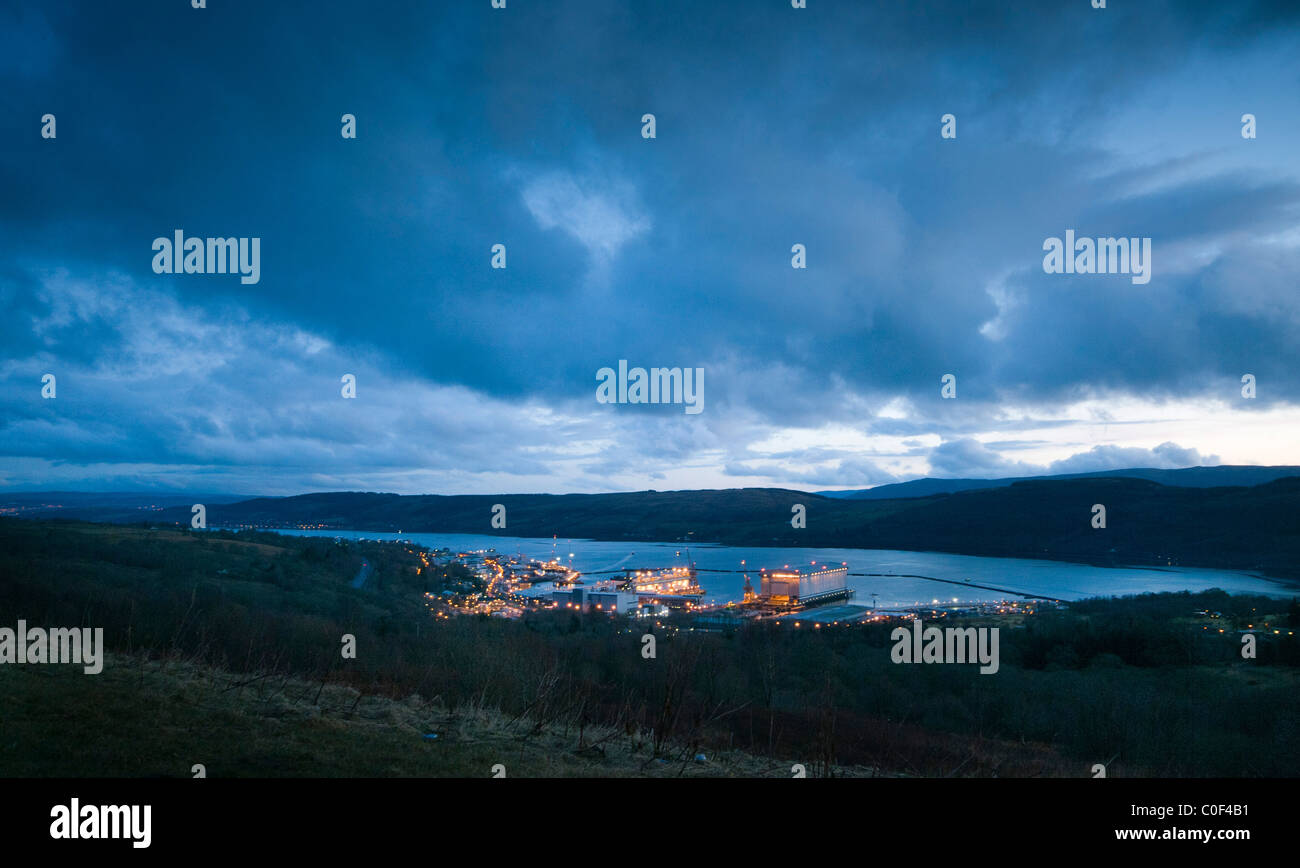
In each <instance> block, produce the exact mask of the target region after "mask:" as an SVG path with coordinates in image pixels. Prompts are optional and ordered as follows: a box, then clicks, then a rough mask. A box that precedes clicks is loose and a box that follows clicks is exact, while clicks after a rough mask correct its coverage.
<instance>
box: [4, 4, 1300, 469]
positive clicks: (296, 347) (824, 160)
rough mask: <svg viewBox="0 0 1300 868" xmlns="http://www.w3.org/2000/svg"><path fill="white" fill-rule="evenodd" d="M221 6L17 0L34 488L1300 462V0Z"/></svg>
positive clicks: (27, 436)
mask: <svg viewBox="0 0 1300 868" xmlns="http://www.w3.org/2000/svg"><path fill="white" fill-rule="evenodd" d="M207 7H208V8H204V9H194V8H192V6H191V3H190V2H189V0H156V2H154V0H148V2H146V0H140V2H133V3H131V4H129V7H126V6H122V5H120V4H104V3H90V2H86V3H71V2H23V0H16V2H11V3H6V4H3V5H0V110H2V112H3V118H4V121H3V123H4V130H3V132H4V135H3V138H2V139H0V312H2V313H3V317H2V318H0V490H35V489H76V490H160V491H169V490H174V491H184V490H202V491H221V492H230V493H240V494H296V493H302V492H308V491H331V490H367V491H394V492H400V493H446V494H457V493H510V492H571V491H589V492H600V491H618V490H640V489H646V488H654V489H659V490H666V489H680V488H738V487H749V486H777V487H789V488H797V489H808V490H821V489H835V488H866V487H871V486H875V485H879V484H883V483H889V482H896V481H902V480H906V479H912V478H917V477H922V476H938V477H1001V476H1023V475H1031V474H1037V473H1058V472H1060V473H1064V472H1080V471H1090V470H1101V469H1115V468H1123V467H1168V468H1172V467H1187V466H1195V465H1212V464H1300V441H1298V439H1297V437H1296V435H1295V432H1296V431H1297V430H1300V427H1298V426H1300V376H1298V375H1300V358H1298V356H1300V353H1298V352H1297V347H1298V346H1300V341H1298V340H1297V338H1300V288H1298V287H1297V282H1296V279H1295V277H1296V275H1297V273H1300V149H1297V147H1296V143H1297V141H1298V140H1300V4H1296V3H1294V2H1276V3H1268V2H1249V0H1242V2H1233V3H1222V2H1217V0H1215V2H1208V0H1200V2H1197V0H1167V2H1160V0H1143V2H1133V0H1128V2H1121V0H1113V2H1111V3H1110V4H1108V8H1105V9H1094V8H1092V6H1091V3H1090V2H1089V0H1060V2H1057V0H1035V2H1005V0H999V2H981V0H954V2H926V0H915V2H908V3H898V2H887V3H885V2H882V3H867V2H847V0H808V3H807V8H804V9H796V8H792V6H791V4H790V2H788V0H742V2H727V0H710V2H707V3H704V2H698V0H692V2H682V0H657V2H653V3H651V2H626V0H582V2H576V0H575V2H566V0H546V2H541V0H508V2H507V8H505V9H494V8H493V7H492V5H491V2H490V0H457V2H437V3H430V2H418V3H406V2H385V3H382V4H376V3H366V2H360V0H357V2H352V0H338V2H330V3H311V2H306V0H303V2H257V3H254V2H236V0H210V2H208V4H207ZM647 113H650V114H653V115H654V120H655V130H654V137H653V138H647V137H646V135H645V126H644V124H643V120H642V119H643V116H644V115H646V114H647ZM47 114H52V115H54V118H55V129H54V136H53V137H52V138H48V137H46V136H45V135H43V131H45V130H46V127H47V125H46V123H45V121H44V120H43V118H44V116H45V115H47ZM345 114H351V115H353V116H354V118H355V138H345V137H344V136H343V135H342V129H343V122H342V118H343V116H344V115H345ZM946 114H952V115H953V116H954V117H955V132H956V135H955V137H949V138H945V137H944V136H943V135H942V132H943V130H942V128H943V123H942V121H941V119H942V117H943V116H944V115H946ZM1245 114H1252V115H1254V117H1255V137H1254V138H1246V137H1243V134H1242V133H1243V121H1242V117H1243V115H1245ZM177 230H180V231H182V232H183V233H184V235H185V237H198V238H208V237H229V238H248V239H253V238H256V239H260V241H259V244H260V248H259V249H260V275H259V279H258V280H257V282H255V283H253V282H244V281H241V279H240V276H239V275H238V274H195V273H192V274H185V273H180V274H176V273H161V274H160V273H157V271H156V270H155V268H154V257H155V249H154V243H155V239H158V238H166V239H171V238H172V237H173V234H174V233H175V232H176V231H177ZM1067 230H1074V232H1075V234H1076V235H1077V236H1079V237H1093V238H1095V237H1132V238H1149V239H1151V245H1152V255H1151V279H1150V281H1149V282H1148V283H1145V284H1139V283H1135V282H1134V281H1133V280H1132V279H1131V277H1130V275H1128V274H1077V273H1075V274H1063V273H1047V272H1046V271H1045V269H1044V256H1045V254H1044V242H1045V241H1046V240H1047V239H1049V238H1053V237H1056V238H1064V237H1065V233H1066V231H1067ZM497 244H501V245H504V246H505V250H506V260H505V264H506V267H505V268H493V267H492V259H493V253H492V250H493V246H494V245H497ZM796 244H802V245H804V250H805V251H806V268H801V269H800V268H794V267H792V259H793V256H794V254H793V252H792V248H793V246H794V245H796ZM620 360H626V361H627V364H628V366H629V367H636V366H643V367H647V368H649V367H652V366H655V367H666V368H667V367H681V368H684V369H699V370H702V371H703V391H702V398H703V400H702V404H701V411H700V412H698V413H687V412H685V410H684V405H683V404H681V403H677V404H673V403H662V404H634V403H622V404H620V403H602V402H600V401H598V400H597V386H598V385H599V384H600V379H599V374H598V372H599V371H600V369H602V368H606V367H609V368H614V369H617V367H618V364H619V361H620ZM46 374H52V375H54V378H55V379H54V382H53V385H54V395H53V397H45V396H43V390H45V391H48V389H47V388H46V385H45V383H44V381H43V378H44V377H45V375H46ZM346 374H351V375H352V376H353V377H354V378H355V393H356V396H355V398H346V397H344V396H343V390H344V386H343V385H342V378H343V376H344V375H346ZM949 374H951V375H952V376H953V377H954V378H955V397H951V398H945V397H943V396H942V392H941V389H942V381H943V378H944V377H945V375H949ZM1246 374H1250V375H1252V376H1253V377H1254V378H1255V389H1256V393H1255V395H1254V397H1250V398H1247V397H1245V396H1243V385H1242V377H1243V376H1244V375H1246Z"/></svg>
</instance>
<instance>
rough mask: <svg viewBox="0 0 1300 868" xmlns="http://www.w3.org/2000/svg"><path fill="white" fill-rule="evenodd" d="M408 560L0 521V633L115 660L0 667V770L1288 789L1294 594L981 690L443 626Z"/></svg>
mask: <svg viewBox="0 0 1300 868" xmlns="http://www.w3.org/2000/svg"><path fill="white" fill-rule="evenodd" d="M362 562H366V563H369V564H370V565H371V566H372V567H373V572H372V573H371V577H370V578H369V580H368V581H367V582H366V585H365V587H364V588H361V589H355V588H352V587H350V582H351V579H352V578H353V577H354V576H355V575H356V572H357V570H358V569H359V567H360V564H361V563H362ZM419 564H420V560H419V558H418V556H417V554H416V553H415V552H414V551H413V550H411V549H410V548H409V547H408V546H406V545H404V544H394V543H389V544H381V543H375V542H366V543H338V542H335V541H333V540H329V539H320V538H310V539H309V538H301V537H286V536H279V535H276V534H259V533H240V534H230V533H220V532H207V533H194V532H189V531H177V530H157V529H149V528H142V527H122V526H105V525H93V524H79V523H67V522H36V521H26V520H17V519H0V576H3V577H4V581H3V582H0V625H3V626H12V625H14V624H15V623H16V621H17V620H18V619H20V618H22V619H25V620H27V621H28V623H29V624H33V625H45V626H74V625H82V626H89V627H102V628H104V636H105V642H106V644H107V646H108V648H109V650H110V651H111V652H112V653H113V657H112V658H111V659H110V661H109V663H108V665H107V666H106V668H105V671H104V672H103V673H102V674H101V675H96V676H87V675H83V674H80V669H79V668H78V667H75V666H72V667H60V666H30V665H29V666H21V665H4V666H0V691H3V695H4V696H5V697H6V705H5V714H4V715H3V716H2V717H0V774H5V775H18V774H70V775H83V774H100V773H102V774H110V775H116V774H123V775H154V774H159V775H170V774H179V775H186V774H188V769H189V767H190V765H192V764H193V763H196V762H201V763H205V764H206V765H208V766H209V770H210V771H209V773H210V774H212V775H217V774H221V775H223V776H230V775H268V774H269V775H275V774H284V775H352V774H366V775H371V774H384V775H387V774H411V775H423V774H453V775H469V776H479V775H482V774H485V773H486V772H485V771H484V768H485V766H484V764H485V763H486V767H487V768H490V767H491V765H493V764H495V763H496V762H501V763H504V764H505V765H506V766H507V769H516V770H517V773H518V774H519V775H525V774H584V775H585V774H591V775H603V774H667V773H669V771H668V769H667V768H666V767H668V766H673V767H674V771H673V772H672V773H675V774H686V773H690V774H745V775H751V774H753V775H758V774H769V773H770V774H774V775H781V774H783V773H784V771H786V770H788V768H789V764H790V763H793V762H800V763H803V764H804V765H806V766H807V768H808V769H809V773H810V774H848V773H859V774H886V775H894V774H906V775H924V776H946V775H951V774H960V775H976V776H983V775H994V774H996V775H999V776H1004V777H1005V776H1030V775H1052V776H1055V775H1066V776H1075V775H1078V776H1084V775H1086V774H1088V770H1089V769H1090V768H1091V765H1092V763H1095V762H1106V761H1107V760H1112V762H1111V765H1110V774H1111V775H1112V776H1118V775H1123V774H1127V775H1141V774H1148V775H1194V776H1220V775H1227V776H1237V775H1241V776H1254V775H1273V776H1300V734H1298V733H1297V723H1296V721H1297V720H1300V676H1298V673H1300V647H1298V645H1297V642H1296V639H1295V638H1294V636H1293V635H1291V634H1292V633H1294V630H1284V629H1281V628H1282V627H1284V626H1288V625H1289V626H1292V627H1295V626H1300V604H1295V603H1292V604H1290V605H1288V604H1287V603H1285V602H1283V603H1279V602H1278V601H1276V600H1270V599H1267V598H1262V597H1245V596H1236V597H1230V596H1229V595H1227V594H1224V593H1222V592H1217V591H1215V592H1207V593H1204V594H1165V595H1147V596H1143V597H1139V598H1134V599H1127V600H1111V601H1105V600H1103V601H1092V602H1084V603H1079V604H1074V605H1072V606H1071V607H1070V609H1069V610H1065V611H1060V612H1049V613H1040V614H1038V615H1035V616H1033V617H1032V618H1030V619H1027V620H1025V621H1024V622H1023V623H1021V624H1016V623H1009V622H1002V623H1001V627H1000V629H1001V634H1002V642H1001V668H1000V669H999V671H998V673H997V674H996V675H994V676H981V675H979V674H977V672H976V671H974V669H973V668H972V667H966V666H956V665H954V666H907V665H896V664H893V663H892V662H891V661H890V648H891V644H892V643H891V639H890V636H889V631H890V627H889V625H870V626H854V627H838V628H827V629H815V630H809V629H799V628H795V627H793V626H791V625H775V624H771V623H765V624H759V625H752V626H749V627H745V628H742V629H739V630H736V631H734V632H729V633H721V634H717V633H714V634H705V633H697V632H692V631H691V629H690V627H691V623H690V622H689V621H676V622H674V621H671V620H670V621H667V622H665V623H663V624H662V625H661V626H656V627H650V628H647V627H643V626H632V625H629V624H628V623H627V622H624V621H621V620H615V619H612V618H610V617H608V616H606V615H600V614H595V615H583V616H578V615H576V614H571V613H567V612H566V613H559V612H548V613H538V614H535V615H531V616H529V617H527V618H525V619H524V620H521V621H505V620H500V619H490V618H478V617H458V618H452V619H450V620H442V619H437V620H435V619H433V618H431V617H430V616H429V614H428V613H427V611H425V609H424V608H423V606H422V604H421V599H422V596H421V595H422V594H423V593H424V592H425V591H426V590H432V591H436V590H437V589H439V588H440V587H442V586H443V585H444V584H445V583H448V582H451V581H453V580H458V579H459V578H460V576H459V574H458V573H457V571H456V570H455V569H436V570H426V571H423V572H418V570H419V569H420V567H419ZM1201 609H1210V610H1212V611H1215V612H1218V613H1221V615H1222V617H1220V618H1216V619H1214V620H1213V621H1206V620H1205V619H1203V618H1198V617H1194V616H1193V615H1192V613H1193V612H1195V611H1197V610H1201ZM1259 624H1267V625H1269V626H1270V627H1277V628H1278V629H1279V632H1278V634H1273V633H1272V632H1271V630H1270V632H1269V633H1268V635H1265V636H1263V637H1261V639H1260V649H1259V656H1258V658H1257V659H1255V660H1249V661H1247V660H1243V659H1242V658H1241V655H1240V647H1241V644H1240V640H1239V638H1238V636H1237V635H1236V632H1235V631H1236V630H1237V629H1239V628H1245V627H1246V626H1247V625H1252V626H1253V625H1259ZM645 629H651V630H652V631H653V632H654V633H655V635H656V636H657V640H658V653H657V656H656V657H655V658H654V659H650V660H648V659H646V658H644V657H642V655H641V653H640V652H641V641H640V640H641V634H642V632H643V630H645ZM1220 630H1222V631H1223V632H1219V631H1220ZM345 633H348V634H352V635H354V636H355V637H356V640H357V656H356V659H343V658H342V657H341V655H340V640H341V637H342V636H343V634H345ZM427 732H436V733H439V735H440V738H439V739H429V740H426V739H424V738H423V736H424V734H425V733H427ZM444 739H445V741H444ZM426 741H429V742H439V743H440V744H438V745H436V746H435V745H431V744H426V743H425V742H426ZM448 746H451V747H448ZM505 746H510V748H511V750H512V751H517V753H513V754H511V756H513V757H514V758H513V759H502V758H501V756H502V754H503V752H504V751H505ZM444 748H447V749H445V750H444ZM697 753H704V754H705V755H706V757H708V758H710V759H709V762H708V763H705V764H700V767H696V764H694V763H692V762H690V761H691V759H692V758H693V757H694V756H695V755H696V754H697ZM489 761H490V762H489ZM683 762H685V763H686V764H687V765H689V766H690V769H689V770H684V769H683V768H682V764H683Z"/></svg>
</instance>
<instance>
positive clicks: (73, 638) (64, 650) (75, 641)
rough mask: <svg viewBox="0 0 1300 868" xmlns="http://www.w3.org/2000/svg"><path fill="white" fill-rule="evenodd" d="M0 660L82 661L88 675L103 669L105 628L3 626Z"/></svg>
mask: <svg viewBox="0 0 1300 868" xmlns="http://www.w3.org/2000/svg"><path fill="white" fill-rule="evenodd" d="M0 663H80V664H81V665H82V667H83V668H84V669H85V673H86V674H87V675H98V674H99V673H100V672H102V671H104V628H103V627H96V628H94V630H91V628H89V627H52V628H50V629H49V630H46V629H45V628H44V627H30V628H29V627H28V626H27V622H26V621H21V620H20V621H19V622H18V629H17V630H16V631H15V630H12V629H10V628H9V627H0Z"/></svg>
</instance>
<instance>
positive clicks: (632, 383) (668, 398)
mask: <svg viewBox="0 0 1300 868" xmlns="http://www.w3.org/2000/svg"><path fill="white" fill-rule="evenodd" d="M596 379H597V380H599V381H600V385H599V386H597V387H596V401H597V402H598V403H601V404H685V405H686V412H687V413H690V414H692V415H694V414H696V413H699V412H702V411H703V410H704V369H703V368H650V369H649V370H648V371H647V370H646V369H645V368H632V369H631V370H628V367H627V359H619V360H618V371H615V370H614V369H613V368H601V369H600V370H599V371H597V372H596Z"/></svg>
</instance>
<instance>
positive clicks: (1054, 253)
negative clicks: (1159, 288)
mask: <svg viewBox="0 0 1300 868" xmlns="http://www.w3.org/2000/svg"><path fill="white" fill-rule="evenodd" d="M1043 249H1044V250H1046V251H1047V255H1046V256H1044V257H1043V271H1044V272H1046V273H1047V274H1131V275H1133V278H1132V280H1133V282H1134V283H1136V284H1145V283H1150V282H1151V239H1150V238H1096V239H1093V238H1077V239H1076V238H1075V237H1074V230H1073V229H1067V230H1065V240H1064V241H1062V240H1061V239H1060V238H1055V237H1052V238H1048V239H1046V240H1044V241H1043Z"/></svg>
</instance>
